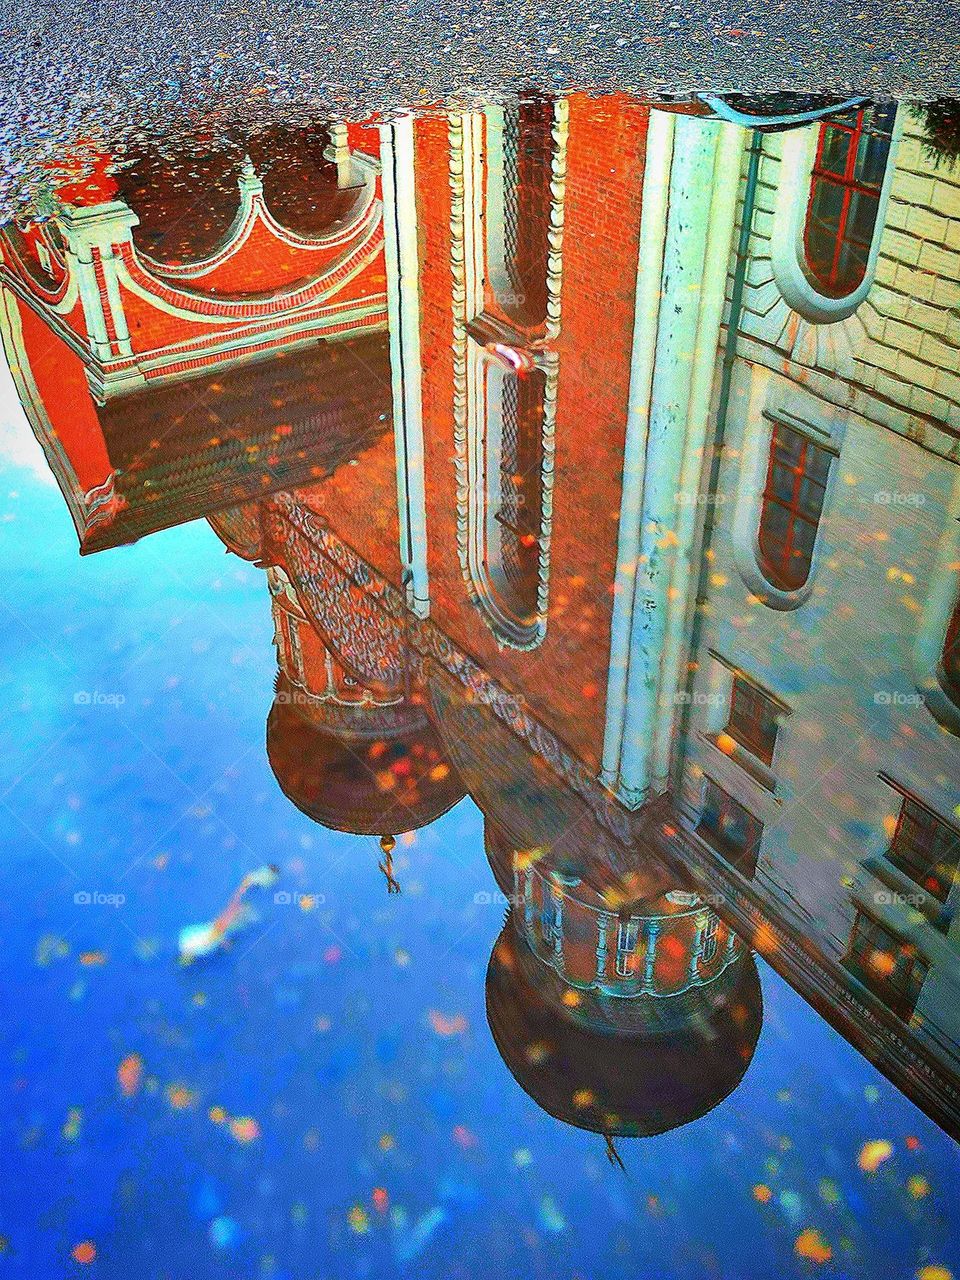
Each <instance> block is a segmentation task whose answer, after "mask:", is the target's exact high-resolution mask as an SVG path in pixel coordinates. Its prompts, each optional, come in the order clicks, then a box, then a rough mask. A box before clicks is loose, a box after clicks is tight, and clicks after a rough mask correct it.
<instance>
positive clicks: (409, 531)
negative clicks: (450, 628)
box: [380, 116, 430, 618]
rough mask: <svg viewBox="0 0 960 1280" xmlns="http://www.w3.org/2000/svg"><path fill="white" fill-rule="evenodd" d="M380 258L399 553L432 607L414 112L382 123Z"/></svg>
mask: <svg viewBox="0 0 960 1280" xmlns="http://www.w3.org/2000/svg"><path fill="white" fill-rule="evenodd" d="M380 157H381V162H382V166H383V230H384V258H385V261H386V270H387V319H388V325H389V331H390V381H391V385H392V391H393V431H394V446H395V450H396V464H397V506H398V509H399V515H400V558H401V562H402V564H403V580H404V590H405V593H406V599H407V605H408V606H409V608H410V609H412V611H413V612H414V613H415V614H416V615H417V616H418V617H420V618H426V617H427V616H428V615H429V613H430V589H429V583H428V578H427V505H426V483H425V479H424V459H423V401H422V395H421V386H420V367H421V366H420V288H419V253H418V248H417V206H416V194H415V174H414V145H413V118H412V116H402V117H401V118H400V119H399V120H395V121H393V122H392V123H390V124H385V125H381V127H380Z"/></svg>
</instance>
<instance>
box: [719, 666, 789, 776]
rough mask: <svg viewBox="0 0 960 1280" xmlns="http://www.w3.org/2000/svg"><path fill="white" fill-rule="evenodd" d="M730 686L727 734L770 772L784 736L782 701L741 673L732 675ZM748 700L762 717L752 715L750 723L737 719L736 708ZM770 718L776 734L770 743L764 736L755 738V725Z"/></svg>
mask: <svg viewBox="0 0 960 1280" xmlns="http://www.w3.org/2000/svg"><path fill="white" fill-rule="evenodd" d="M730 674H731V677H732V681H731V685H730V703H729V708H728V712H727V723H726V727H725V732H726V733H728V734H729V735H730V737H731V738H733V740H734V742H736V743H737V745H738V746H740V747H743V749H744V750H745V751H748V752H749V753H750V755H752V756H755V757H756V758H757V759H758V760H759V761H760V762H761V764H763V765H765V766H766V767H767V768H768V769H770V768H772V767H773V758H774V755H775V754H776V749H777V739H778V737H779V733H780V720H781V716H782V714H783V713H782V710H781V706H780V703H779V700H778V699H775V698H772V697H771V696H770V694H768V693H767V692H766V691H765V690H763V689H761V688H760V686H759V685H758V684H757V683H756V682H755V681H753V680H750V679H748V678H747V677H746V676H745V675H744V674H743V673H742V672H740V671H731V673H730ZM744 698H746V700H747V702H748V703H750V702H753V703H755V704H757V705H759V707H760V714H759V715H757V714H756V713H755V712H751V713H748V715H747V717H746V722H744V721H742V720H740V719H739V718H738V717H737V716H736V714H735V713H736V708H737V704H738V702H740V701H742V699H744ZM765 711H766V712H767V713H768V714H770V716H771V718H772V720H773V725H774V728H773V734H772V737H771V738H770V740H769V743H767V742H766V741H765V740H764V738H763V736H762V735H761V734H760V733H757V734H754V733H753V732H752V726H753V724H754V722H755V721H757V720H758V719H760V718H761V717H762V715H763V712H765Z"/></svg>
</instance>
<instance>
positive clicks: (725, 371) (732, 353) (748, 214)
mask: <svg viewBox="0 0 960 1280" xmlns="http://www.w3.org/2000/svg"><path fill="white" fill-rule="evenodd" d="M762 154H763V134H762V133H761V132H760V130H759V129H754V131H753V135H752V137H751V139H750V151H749V155H750V162H749V164H748V166H747V185H746V188H745V190H744V193H743V215H742V217H741V219H740V238H739V240H738V242H737V266H736V270H735V271H734V274H733V290H732V292H731V294H730V316H729V318H728V321H727V341H726V345H725V347H724V351H723V368H722V370H721V374H720V394H719V396H718V398H717V425H716V431H715V432H714V442H713V456H712V458H711V459H710V485H709V488H708V490H707V492H708V493H710V494H714V493H716V491H717V483H718V481H719V478H720V465H721V461H722V458H723V445H724V438H725V436H726V431H727V413H728V411H729V407H730V384H731V382H732V381H733V365H734V361H735V360H736V357H737V337H738V335H739V332H740V316H741V314H742V312H743V286H744V282H745V280H746V277H747V257H748V253H749V248H750V236H751V234H752V232H753V214H754V209H755V207H756V202H757V180H758V178H759V175H760V157H761V155H762ZM715 509H716V504H715V503H712V502H711V503H707V510H706V515H705V517H704V522H703V539H702V546H703V554H701V557H700V573H699V576H698V579H697V599H696V605H695V607H694V611H693V622H692V624H691V627H690V649H689V653H690V661H689V663H688V666H689V667H690V669H689V670H688V672H687V679H686V682H685V689H686V692H687V693H688V694H690V695H691V696H690V697H689V698H687V699H686V700H685V701H684V703H683V705H682V707H681V709H680V730H679V735H678V739H677V763H676V767H675V769H674V794H675V795H677V796H678V795H679V794H680V789H681V787H682V785H683V771H684V768H685V767H686V762H687V735H688V734H689V732H690V709H691V707H692V706H693V697H692V687H693V681H694V677H695V675H696V668H695V667H694V662H695V661H696V653H697V651H698V650H699V648H700V635H701V632H702V631H703V606H704V604H705V603H706V598H707V583H708V573H709V565H708V560H707V556H706V552H707V550H708V549H709V547H710V544H711V542H712V541H713V525H714V512H715Z"/></svg>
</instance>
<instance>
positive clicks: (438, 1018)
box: [430, 1009, 468, 1036]
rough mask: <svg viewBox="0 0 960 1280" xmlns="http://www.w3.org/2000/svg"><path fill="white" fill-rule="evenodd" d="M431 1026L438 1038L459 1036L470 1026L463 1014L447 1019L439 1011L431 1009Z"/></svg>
mask: <svg viewBox="0 0 960 1280" xmlns="http://www.w3.org/2000/svg"><path fill="white" fill-rule="evenodd" d="M430 1025H431V1027H433V1029H434V1031H435V1032H436V1033H437V1035H438V1036H459V1035H462V1034H463V1033H464V1031H466V1029H467V1025H468V1024H467V1020H466V1018H465V1017H464V1016H463V1014H462V1013H456V1014H454V1015H453V1016H452V1017H447V1016H446V1015H445V1014H442V1013H441V1012H440V1011H439V1009H431V1010H430Z"/></svg>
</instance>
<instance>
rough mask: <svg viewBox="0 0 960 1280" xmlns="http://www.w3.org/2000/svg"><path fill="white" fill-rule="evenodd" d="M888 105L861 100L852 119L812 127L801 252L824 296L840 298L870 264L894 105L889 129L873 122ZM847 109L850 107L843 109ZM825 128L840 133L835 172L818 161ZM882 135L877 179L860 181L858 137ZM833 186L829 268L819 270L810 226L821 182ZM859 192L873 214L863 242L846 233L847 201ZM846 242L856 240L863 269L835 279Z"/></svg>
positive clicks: (856, 285)
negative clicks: (836, 196)
mask: <svg viewBox="0 0 960 1280" xmlns="http://www.w3.org/2000/svg"><path fill="white" fill-rule="evenodd" d="M889 110H890V108H889V106H887V105H881V106H879V107H877V106H875V105H873V104H867V105H864V106H862V107H859V108H855V109H854V116H855V118H854V120H853V122H852V123H848V122H847V121H845V120H844V119H843V117H836V118H834V119H828V120H824V121H823V122H822V123H821V124H820V126H819V130H818V134H817V145H816V156H815V159H814V162H813V168H812V169H811V171H810V186H809V196H808V199H807V207H806V212H805V215H804V222H803V255H804V263H805V265H806V268H807V271H808V272H809V274H810V275H811V276H812V278H813V279H812V283H814V284H815V285H816V286H817V287H818V288H819V289H820V291H821V292H822V294H823V296H824V297H827V298H833V299H837V300H842V299H844V298H848V297H850V296H851V294H853V293H855V292H856V291H857V289H858V288H859V287H860V285H861V284H862V283H863V281H864V279H865V277H866V275H867V272H868V269H869V264H870V255H871V250H872V248H873V243H874V240H875V239H876V236H877V225H878V222H879V219H880V206H881V197H882V193H883V186H884V180H885V178H886V174H887V169H888V168H889V165H890V156H891V152H892V149H893V139H894V131H895V127H896V108H895V107H894V108H893V116H892V119H890V122H889V123H890V127H889V130H887V129H886V128H883V129H878V128H876V127H874V122H875V119H876V116H877V115H878V114H879V113H881V112H883V113H884V114H889ZM847 114H848V115H849V114H850V113H847ZM831 133H832V134H833V135H835V136H836V135H840V136H842V137H844V138H845V139H846V142H845V146H846V154H845V156H844V159H843V172H842V173H840V172H838V171H837V170H836V169H830V168H827V167H826V166H825V165H824V153H825V151H826V150H827V145H828V139H829V138H830V135H831ZM871 136H872V137H874V138H880V139H886V151H885V154H884V156H883V173H882V175H881V178H880V181H879V182H878V183H877V184H873V183H870V182H866V181H864V180H863V178H864V174H863V171H862V168H861V159H862V156H861V151H862V143H863V140H864V139H865V138H869V137H871ZM829 187H833V188H836V189H838V190H839V191H840V192H841V200H840V209H839V212H838V214H837V227H836V231H835V232H834V233H833V235H832V240H833V252H832V257H831V262H830V267H829V270H828V271H827V272H826V273H824V272H823V271H822V269H820V268H819V267H818V266H817V265H815V263H814V255H813V254H812V252H811V238H812V234H811V233H812V231H813V229H814V226H813V223H814V216H815V206H816V202H817V199H818V196H819V195H820V194H821V192H822V191H823V190H824V189H825V188H829ZM855 196H859V197H861V198H866V199H868V200H870V201H872V203H873V205H874V208H873V217H872V218H871V220H870V231H869V240H868V241H867V242H863V241H855V240H853V238H852V237H851V236H849V235H848V234H847V232H848V229H849V228H850V225H851V209H852V207H853V202H854V197H855ZM851 244H857V245H859V246H860V247H861V248H862V249H863V250H864V254H863V263H862V267H863V269H862V270H861V271H859V272H858V273H857V274H856V278H855V279H854V278H852V277H850V278H846V279H844V280H843V282H842V283H841V282H840V280H839V279H838V273H839V270H840V263H841V260H842V257H843V253H844V249H845V248H846V247H848V246H849V245H851Z"/></svg>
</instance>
